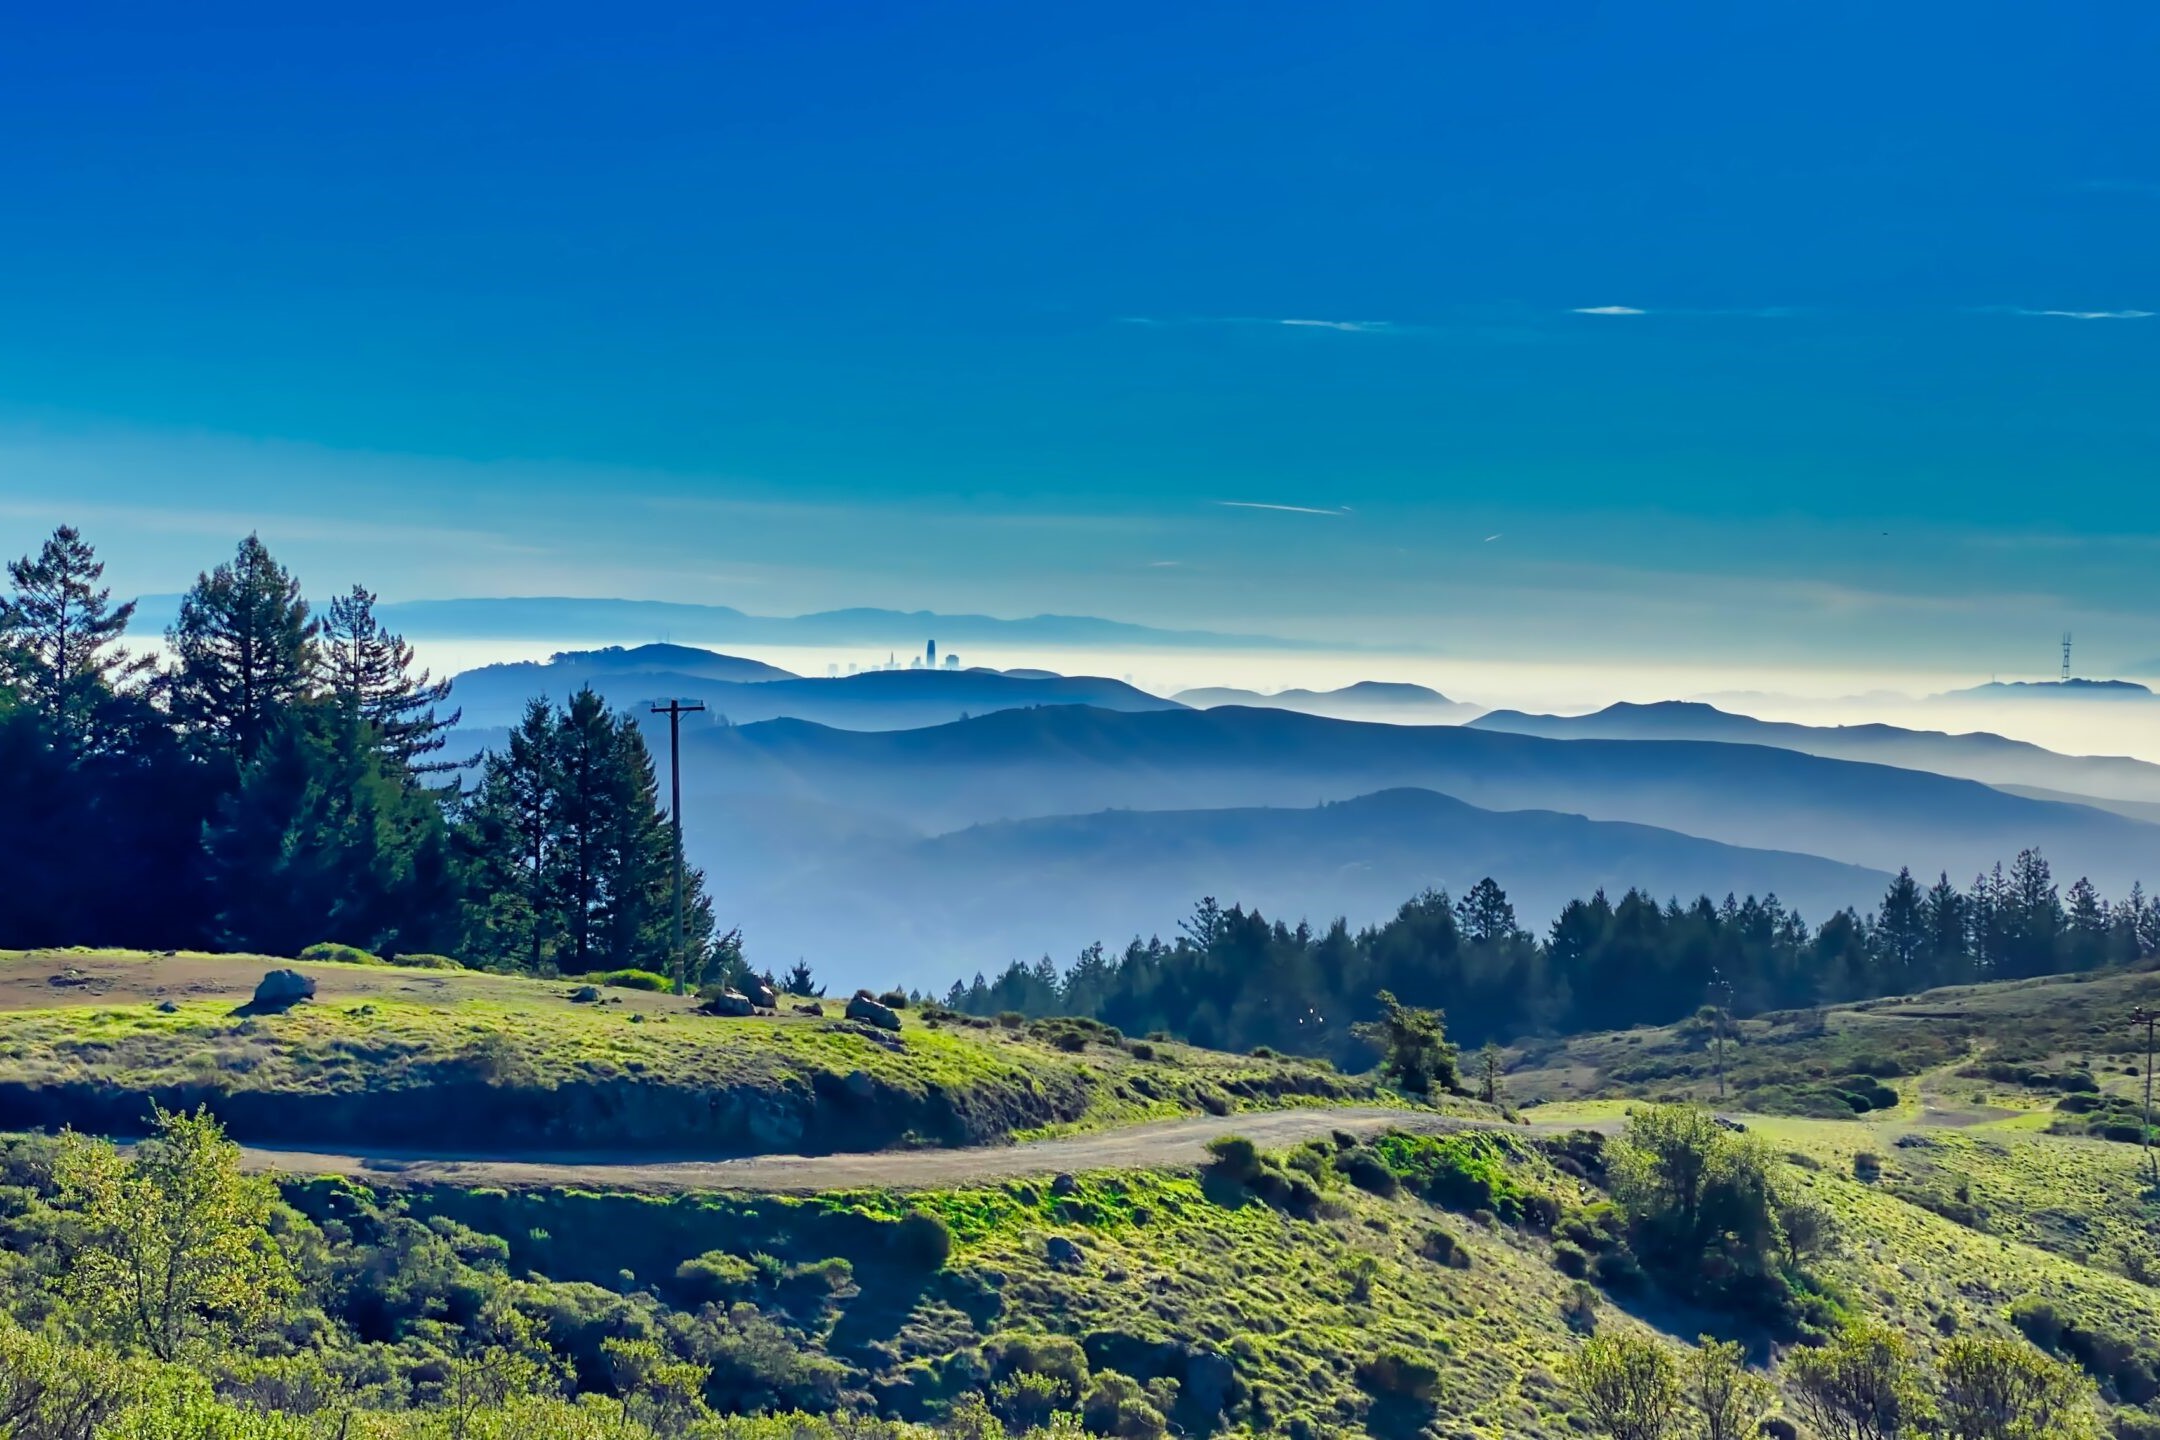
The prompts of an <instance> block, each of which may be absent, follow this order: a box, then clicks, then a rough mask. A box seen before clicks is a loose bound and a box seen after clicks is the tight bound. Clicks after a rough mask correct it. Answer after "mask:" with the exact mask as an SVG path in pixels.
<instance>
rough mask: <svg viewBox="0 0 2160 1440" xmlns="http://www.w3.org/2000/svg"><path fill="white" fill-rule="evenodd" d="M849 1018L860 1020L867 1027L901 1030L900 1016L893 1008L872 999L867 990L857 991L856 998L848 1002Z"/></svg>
mask: <svg viewBox="0 0 2160 1440" xmlns="http://www.w3.org/2000/svg"><path fill="white" fill-rule="evenodd" d="M847 1018H848V1019H850V1020H860V1021H862V1022H863V1023H864V1024H866V1025H875V1026H877V1027H878V1028H879V1029H880V1030H898V1029H899V1028H900V1016H899V1015H898V1014H897V1013H896V1012H895V1011H894V1010H893V1008H892V1006H890V1005H884V1004H880V1003H879V1002H878V1001H876V1000H874V999H872V998H871V996H870V992H869V991H867V990H858V991H856V992H855V998H854V999H852V1000H850V1001H848V1002H847Z"/></svg>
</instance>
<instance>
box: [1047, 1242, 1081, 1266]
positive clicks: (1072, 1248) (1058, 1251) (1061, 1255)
mask: <svg viewBox="0 0 2160 1440" xmlns="http://www.w3.org/2000/svg"><path fill="white" fill-rule="evenodd" d="M1043 1256H1044V1258H1045V1259H1047V1260H1048V1261H1049V1262H1050V1263H1051V1264H1052V1265H1055V1266H1057V1268H1058V1269H1060V1270H1072V1269H1075V1268H1077V1267H1078V1266H1079V1264H1080V1262H1081V1261H1082V1260H1083V1259H1084V1258H1085V1257H1084V1256H1083V1255H1082V1254H1081V1251H1080V1247H1079V1246H1078V1245H1075V1244H1074V1243H1073V1242H1072V1241H1070V1240H1068V1239H1066V1238H1065V1237H1064V1236H1063V1235H1052V1236H1051V1237H1050V1238H1049V1239H1047V1240H1045V1241H1043Z"/></svg>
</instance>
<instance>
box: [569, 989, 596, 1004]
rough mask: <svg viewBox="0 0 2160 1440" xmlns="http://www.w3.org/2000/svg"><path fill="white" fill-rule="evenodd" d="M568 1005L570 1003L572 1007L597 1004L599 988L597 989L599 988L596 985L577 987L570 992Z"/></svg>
mask: <svg viewBox="0 0 2160 1440" xmlns="http://www.w3.org/2000/svg"><path fill="white" fill-rule="evenodd" d="M570 1003H571V1004H573V1005H597V1004H599V1003H600V987H599V986H597V985H580V986H578V987H577V989H575V990H572V991H571V992H570Z"/></svg>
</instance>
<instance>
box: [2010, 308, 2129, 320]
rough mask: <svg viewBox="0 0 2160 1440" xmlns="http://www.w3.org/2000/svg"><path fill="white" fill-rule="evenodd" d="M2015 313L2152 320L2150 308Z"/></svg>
mask: <svg viewBox="0 0 2160 1440" xmlns="http://www.w3.org/2000/svg"><path fill="white" fill-rule="evenodd" d="M2011 313H2012V314H2015V315H2052V316H2054V317H2056V318H2057V319H2061V320H2150V319H2151V318H2152V317H2153V312H2152V311H2150V310H2026V309H2022V308H2019V309H2014V310H2013V311H2012V312H2011Z"/></svg>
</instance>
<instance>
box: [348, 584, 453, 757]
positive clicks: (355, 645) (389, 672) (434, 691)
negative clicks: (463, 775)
mask: <svg viewBox="0 0 2160 1440" xmlns="http://www.w3.org/2000/svg"><path fill="white" fill-rule="evenodd" d="M319 648H320V661H321V670H322V685H323V689H324V690H325V691H327V692H328V693H329V695H330V696H331V698H333V699H334V700H336V701H337V702H338V703H339V704H340V705H341V706H343V707H344V708H345V710H346V711H347V712H348V713H349V714H350V715H351V716H353V717H355V718H356V719H357V720H359V721H361V722H364V723H365V724H366V725H367V726H368V727H370V728H371V729H372V732H373V737H374V743H375V745H376V746H377V747H378V748H379V749H380V750H381V751H382V753H383V754H384V755H385V756H386V757H388V758H389V759H390V760H391V761H393V762H394V763H395V764H396V765H397V766H398V767H399V768H400V769H402V770H404V771H405V772H407V773H409V774H414V775H423V774H441V773H443V772H445V771H449V770H454V769H457V768H458V766H457V763H456V762H455V761H445V760H439V759H433V758H430V757H432V756H435V755H436V754H437V753H438V752H440V751H441V750H442V748H443V745H444V743H445V741H444V734H445V732H446V731H448V730H449V729H451V727H453V726H455V725H456V724H457V723H458V720H459V718H460V716H461V714H462V712H461V711H457V710H452V711H451V712H450V713H449V714H448V715H440V714H438V713H437V712H438V707H439V706H441V705H442V704H443V703H444V702H445V701H447V700H448V699H449V697H450V682H449V681H447V680H436V679H435V678H434V677H433V676H431V675H430V674H429V673H428V672H427V671H426V670H417V671H416V670H415V669H414V661H413V648H412V646H411V644H409V643H408V642H407V641H406V639H405V637H404V636H402V635H395V634H392V633H391V632H390V630H389V629H388V628H387V627H386V626H384V624H383V623H382V621H381V620H380V619H379V618H378V617H377V616H376V614H375V595H374V593H373V592H371V591H370V590H368V589H367V587H365V586H363V585H355V586H353V588H352V590H351V591H350V592H349V593H347V594H344V595H340V596H338V597H337V598H336V599H334V600H332V601H331V602H330V604H329V607H328V608H327V609H326V610H325V611H324V612H323V623H322V634H321V640H320V647H319Z"/></svg>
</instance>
